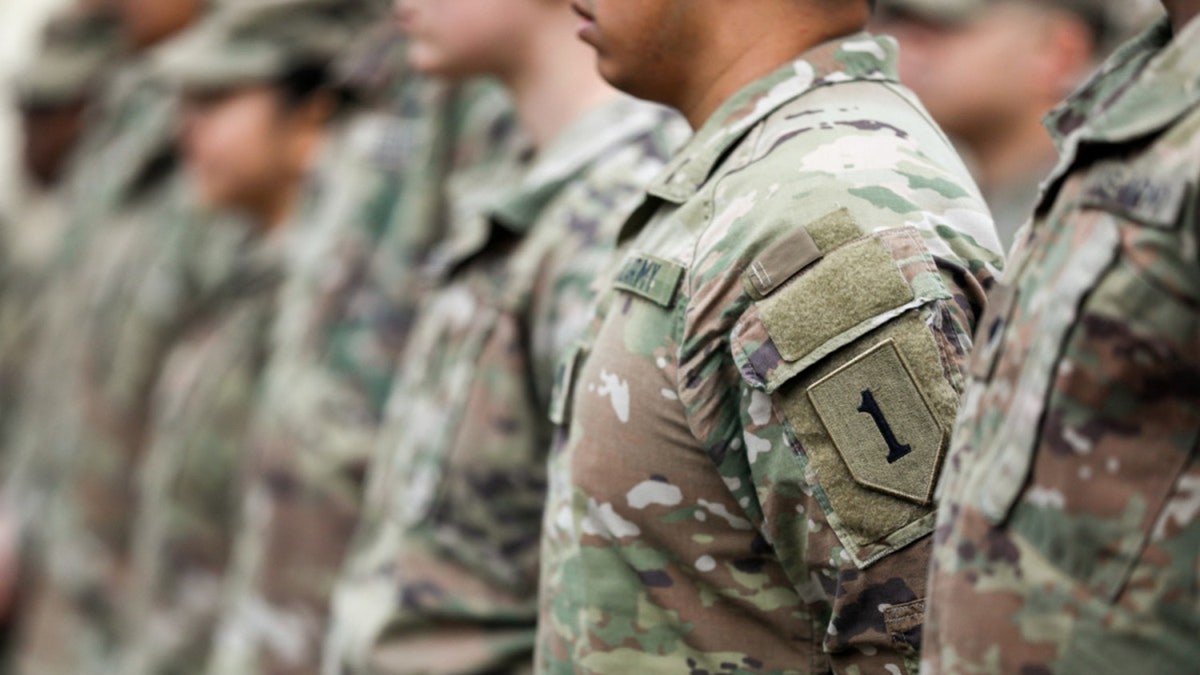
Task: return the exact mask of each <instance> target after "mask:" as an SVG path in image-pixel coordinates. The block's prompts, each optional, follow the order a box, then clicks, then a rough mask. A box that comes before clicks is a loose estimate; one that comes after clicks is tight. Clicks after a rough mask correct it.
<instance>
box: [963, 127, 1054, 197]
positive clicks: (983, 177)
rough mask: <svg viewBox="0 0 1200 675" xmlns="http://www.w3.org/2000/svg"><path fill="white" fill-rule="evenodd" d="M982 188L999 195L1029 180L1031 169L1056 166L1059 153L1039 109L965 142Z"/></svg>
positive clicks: (988, 129)
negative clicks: (1006, 189)
mask: <svg viewBox="0 0 1200 675" xmlns="http://www.w3.org/2000/svg"><path fill="white" fill-rule="evenodd" d="M964 140H965V141H966V145H967V146H968V147H967V149H968V150H969V151H970V155H971V159H972V160H973V162H974V171H973V172H972V173H974V174H975V176H976V178H977V180H978V181H979V187H980V189H982V190H983V192H984V194H996V193H998V192H1002V191H1004V189H1005V188H1006V187H1008V186H1011V185H1014V184H1019V183H1021V182H1024V181H1027V180H1029V172H1030V168H1031V167H1034V166H1036V167H1041V166H1044V165H1053V162H1054V159H1055V158H1056V157H1057V156H1058V151H1057V149H1056V148H1055V147H1054V141H1053V140H1052V139H1051V138H1050V134H1049V133H1048V132H1047V131H1046V128H1045V126H1043V124H1042V121H1041V114H1040V111H1039V109H1036V108H1031V110H1030V113H1029V114H1028V115H1027V116H1026V117H1025V118H1024V119H1020V120H1014V121H1012V122H1010V123H1008V124H994V125H988V128H987V129H986V131H985V133H980V134H979V135H978V137H976V138H964Z"/></svg>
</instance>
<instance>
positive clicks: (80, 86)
mask: <svg viewBox="0 0 1200 675" xmlns="http://www.w3.org/2000/svg"><path fill="white" fill-rule="evenodd" d="M119 51H120V35H119V33H118V24H117V23H116V21H115V19H114V17H112V16H111V15H110V14H108V13H105V12H98V11H83V10H78V9H74V8H73V9H71V10H70V11H67V12H64V13H63V14H62V15H60V16H58V17H56V18H55V19H53V20H51V22H50V23H49V24H48V25H47V27H46V29H45V32H44V37H43V44H42V47H41V52H40V54H39V55H38V57H37V59H36V60H35V61H34V63H33V64H32V65H31V66H30V67H29V68H28V69H27V70H26V71H25V72H23V73H22V74H21V76H20V77H19V79H18V81H17V83H16V90H17V95H18V101H19V104H20V109H21V116H22V122H23V130H24V146H23V147H24V153H23V166H24V169H25V174H26V185H25V190H24V193H25V194H24V200H23V203H22V205H21V208H20V218H19V220H17V221H14V222H11V223H7V224H6V227H5V228H4V229H3V231H0V249H2V250H3V251H4V252H5V265H4V267H3V270H0V292H2V294H3V295H2V297H0V302H2V304H0V362H2V363H3V366H0V378H2V379H0V382H3V385H2V386H0V388H2V389H3V393H0V398H2V399H3V400H2V401H0V406H3V408H2V409H3V414H4V415H5V416H6V415H7V413H8V411H10V410H11V406H12V405H13V403H14V402H15V401H13V400H12V399H11V398H10V397H14V396H15V395H16V394H17V393H18V392H19V391H20V387H21V384H20V379H21V373H22V372H23V369H22V366H23V364H24V362H25V361H26V360H27V359H28V357H29V350H30V349H31V348H32V344H31V343H32V342H33V341H34V340H35V339H36V336H37V332H38V331H37V327H36V326H37V322H38V321H40V320H42V319H44V317H45V313H44V312H42V311H39V308H38V304H39V300H40V294H41V291H42V290H43V288H44V287H45V286H46V285H47V284H49V283H51V278H52V276H53V272H54V258H55V255H56V254H57V253H58V251H59V247H60V245H61V243H62V237H63V232H64V230H65V227H66V213H65V210H66V209H65V206H66V205H65V204H64V194H63V193H64V191H65V190H64V185H63V184H64V182H65V181H66V177H67V176H68V175H69V174H70V172H71V167H72V166H74V165H75V164H76V163H77V162H78V161H79V157H78V155H77V153H76V150H77V148H78V145H79V141H80V138H81V136H82V134H83V130H84V124H85V116H86V114H87V110H88V107H89V105H90V104H91V103H92V102H94V100H95V97H96V95H97V93H98V92H99V91H100V88H101V83H102V82H104V78H105V75H106V73H107V71H108V70H109V69H110V68H111V67H112V66H113V64H114V61H115V59H116V57H117V55H118V53H119ZM10 447H11V444H10V443H9V442H8V441H7V438H5V439H4V442H3V444H2V445H0V451H2V452H5V453H7V452H8V450H9V449H10Z"/></svg>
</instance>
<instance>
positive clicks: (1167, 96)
mask: <svg viewBox="0 0 1200 675" xmlns="http://www.w3.org/2000/svg"><path fill="white" fill-rule="evenodd" d="M1197 64H1200V19H1198V20H1193V21H1192V22H1191V23H1189V24H1188V25H1187V26H1186V27H1185V28H1184V30H1183V31H1182V32H1181V33H1180V34H1179V35H1177V36H1176V35H1175V34H1174V32H1173V31H1172V30H1171V24H1170V21H1169V20H1168V19H1165V18H1164V19H1163V20H1161V21H1159V22H1158V23H1156V24H1155V25H1154V26H1152V27H1150V28H1149V29H1147V30H1146V32H1145V33H1143V34H1142V35H1141V36H1139V37H1138V38H1136V39H1134V40H1133V41H1131V42H1130V43H1128V44H1127V45H1125V46H1124V47H1122V48H1121V49H1120V50H1118V51H1117V52H1116V53H1115V54H1114V55H1113V56H1112V58H1110V59H1109V60H1108V62H1107V63H1106V64H1105V66H1104V67H1103V68H1102V69H1101V71H1100V73H1099V74H1098V75H1097V76H1096V77H1095V78H1093V79H1092V80H1091V81H1090V82H1088V83H1087V84H1086V85H1084V86H1083V87H1082V88H1081V89H1080V90H1079V91H1078V92H1076V93H1075V94H1073V95H1072V96H1071V97H1070V98H1069V99H1067V101H1066V102H1065V103H1063V104H1062V105H1061V106H1059V107H1058V108H1056V109H1055V110H1054V112H1052V113H1051V114H1050V115H1049V116H1048V117H1047V118H1046V127H1047V128H1048V129H1049V130H1050V133H1051V135H1053V136H1054V137H1055V140H1056V142H1057V143H1058V144H1059V146H1060V148H1063V147H1066V148H1067V149H1069V148H1070V146H1071V145H1072V144H1074V145H1078V143H1080V142H1085V141H1088V142H1102V143H1122V142H1126V141H1130V140H1133V139H1135V138H1140V137H1142V136H1146V135H1148V134H1151V133H1153V132H1155V131H1158V130H1160V129H1163V128H1165V127H1167V126H1169V125H1170V124H1171V123H1173V122H1175V121H1176V120H1177V119H1179V118H1180V117H1181V116H1183V115H1184V114H1185V113H1186V112H1187V111H1188V110H1191V109H1192V108H1194V107H1195V106H1196V104H1197V103H1200V70H1198V69H1197Z"/></svg>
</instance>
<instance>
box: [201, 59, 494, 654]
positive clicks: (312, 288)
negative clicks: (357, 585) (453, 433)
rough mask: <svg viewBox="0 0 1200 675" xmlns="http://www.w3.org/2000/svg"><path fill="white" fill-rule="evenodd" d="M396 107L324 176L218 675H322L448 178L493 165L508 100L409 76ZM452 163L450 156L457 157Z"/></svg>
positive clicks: (265, 417)
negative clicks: (334, 609)
mask: <svg viewBox="0 0 1200 675" xmlns="http://www.w3.org/2000/svg"><path fill="white" fill-rule="evenodd" d="M396 85H397V87H398V91H397V92H396V103H395V105H394V108H393V110H389V111H374V112H368V113H363V114H362V115H361V116H359V117H358V118H357V119H355V120H353V121H351V123H350V124H349V126H348V128H347V130H346V132H345V134H344V136H343V141H342V142H341V147H340V149H339V150H338V151H337V157H334V158H332V161H331V162H330V164H329V165H328V166H327V167H326V169H325V171H323V172H322V173H323V175H322V176H321V177H320V178H319V179H318V180H322V179H323V180H324V185H323V186H322V187H321V188H319V189H318V192H317V194H316V195H315V199H314V200H313V201H314V203H313V204H311V205H310V207H309V208H310V215H309V216H308V218H307V219H308V221H309V222H308V223H307V224H306V225H307V227H308V228H309V230H308V231H307V232H306V234H305V237H304V240H303V241H304V247H303V250H300V251H297V253H298V259H297V260H296V262H295V266H296V267H295V270H294V271H293V273H292V275H291V277H290V279H289V281H288V283H287V285H286V286H285V288H284V289H283V296H282V298H281V307H280V317H279V320H278V321H277V323H276V326H275V328H274V331H273V340H272V354H271V361H270V364H269V366H268V369H267V374H266V376H265V380H266V385H265V390H264V393H263V400H262V401H261V402H260V404H259V412H258V415H257V419H256V421H255V428H254V430H253V432H252V445H253V447H254V451H255V454H256V458H255V467H254V468H253V475H252V477H251V478H250V480H251V483H250V486H249V492H248V494H247V496H246V499H245V505H244V513H243V521H242V525H241V528H240V530H239V533H238V541H237V546H236V553H235V555H236V560H235V563H234V568H233V569H232V570H231V572H230V579H229V581H228V584H227V588H226V594H227V599H228V602H227V607H226V608H225V611H224V615H223V617H222V621H221V626H220V634H219V641H218V644H217V647H216V653H215V655H214V658H213V660H212V662H211V663H210V667H209V672H211V673H212V674H213V675H218V674H220V675H230V674H233V673H261V672H267V673H313V672H316V671H317V669H318V658H319V657H318V653H317V652H318V648H319V646H320V642H321V639H322V637H323V636H324V634H325V632H326V630H327V619H328V614H329V598H330V594H331V592H332V587H333V581H334V579H335V578H336V575H337V573H338V571H339V570H340V569H341V564H342V561H343V559H344V556H345V553H346V550H347V548H348V546H349V543H350V536H351V535H352V533H353V531H354V526H355V524H356V523H357V521H358V516H359V509H360V507H361V502H362V492H363V485H362V483H363V476H364V474H365V473H366V467H367V464H368V462H369V459H370V454H371V450H372V448H373V447H374V446H373V441H374V439H375V436H376V432H377V430H378V426H379V422H380V419H381V417H382V410H383V407H384V399H385V397H386V392H387V391H388V389H389V387H390V384H391V379H392V378H391V376H392V373H393V370H394V365H395V361H396V359H397V357H398V353H399V351H400V349H401V347H402V346H403V345H404V343H405V338H406V336H407V333H408V328H409V325H410V323H411V316H412V313H413V310H414V307H415V305H416V304H417V301H418V299H419V296H420V292H419V289H420V288H421V284H418V283H417V281H416V279H415V273H416V270H417V268H418V261H419V260H420V259H421V258H423V257H424V256H425V255H426V254H427V253H428V250H429V248H430V247H431V246H432V244H433V243H434V242H435V241H436V240H437V238H438V237H440V236H441V235H442V234H443V232H442V230H443V224H442V222H441V217H442V215H443V214H442V208H441V189H440V188H441V185H440V183H441V181H442V180H444V178H445V176H446V174H447V173H448V172H451V173H457V172H459V171H461V170H463V169H465V168H466V167H476V168H478V167H481V166H485V167H486V166H493V165H494V159H492V158H489V155H490V154H492V153H493V152H495V151H496V150H497V149H498V148H500V147H502V146H503V139H504V138H505V137H506V136H507V135H508V134H509V133H510V131H511V116H510V111H509V106H508V102H507V99H506V98H505V97H503V96H502V95H501V94H500V92H499V91H498V90H497V89H496V88H494V87H492V86H485V85H476V84H471V85H467V86H464V87H462V88H459V89H450V88H448V87H445V86H442V85H440V84H436V83H433V82H429V81H425V80H422V79H418V78H414V77H407V78H401V79H400V80H399V81H398V82H397V83H396ZM452 155H453V156H452Z"/></svg>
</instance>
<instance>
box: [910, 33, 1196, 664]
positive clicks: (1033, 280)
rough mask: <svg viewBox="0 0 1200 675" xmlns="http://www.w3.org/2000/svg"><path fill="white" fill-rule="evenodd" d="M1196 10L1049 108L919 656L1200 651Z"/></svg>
mask: <svg viewBox="0 0 1200 675" xmlns="http://www.w3.org/2000/svg"><path fill="white" fill-rule="evenodd" d="M1198 59H1200V21H1193V22H1192V23H1191V24H1190V25H1189V26H1188V27H1187V28H1186V29H1185V31H1184V32H1183V33H1181V34H1179V35H1173V34H1172V31H1171V27H1170V24H1169V23H1167V22H1166V21H1164V22H1162V23H1160V24H1159V25H1157V26H1155V27H1154V28H1152V29H1151V30H1150V31H1149V32H1147V33H1146V34H1144V35H1143V36H1142V37H1141V38H1139V39H1137V40H1135V41H1134V42H1132V43H1131V44H1129V45H1128V46H1127V47H1125V48H1123V49H1122V50H1120V51H1119V52H1118V53H1117V54H1116V55H1115V56H1114V57H1113V58H1112V59H1111V60H1110V61H1109V62H1108V64H1107V65H1106V66H1105V67H1104V69H1103V72H1102V73H1101V74H1099V75H1098V76H1097V77H1096V79H1094V80H1093V81H1092V82H1091V83H1089V84H1088V85H1086V86H1085V87H1084V88H1083V89H1082V90H1080V91H1079V92H1078V93H1077V94H1076V95H1074V96H1073V97H1072V98H1071V99H1070V100H1069V101H1068V102H1067V103H1066V104H1064V105H1063V106H1062V107H1061V108H1060V109H1059V110H1057V111H1056V112H1055V113H1054V114H1053V115H1051V116H1050V118H1049V119H1048V126H1049V128H1050V130H1051V132H1052V133H1053V134H1054V135H1055V136H1056V138H1057V140H1058V142H1059V144H1060V147H1061V148H1062V152H1063V159H1062V162H1061V163H1060V165H1059V167H1058V169H1057V171H1056V172H1055V174H1054V178H1053V179H1052V180H1051V182H1050V183H1049V186H1048V188H1047V191H1046V192H1045V194H1044V195H1043V197H1042V200H1041V204H1040V206H1039V207H1038V209H1037V213H1036V215H1035V217H1034V222H1033V224H1032V227H1031V228H1029V230H1028V231H1027V232H1026V233H1025V234H1024V236H1023V237H1022V239H1021V240H1020V241H1019V242H1018V244H1017V247H1016V249H1015V250H1014V258H1013V265H1012V267H1011V268H1010V270H1009V273H1008V275H1007V276H1006V277H1005V278H1004V283H1003V284H1002V285H999V286H998V287H997V289H996V291H995V293H994V297H993V300H992V306H991V308H990V309H989V312H988V315H987V316H986V317H985V318H984V320H983V323H982V324H981V327H980V344H979V345H978V348H977V350H976V353H975V356H974V357H973V362H972V366H971V382H970V386H969V387H968V389H967V393H966V395H965V398H964V400H963V405H962V409H961V415H960V417H959V420H958V426H957V431H956V432H955V435H954V439H953V444H952V447H951V451H950V456H949V464H948V467H947V471H946V476H945V478H944V479H943V480H944V485H943V487H942V488H941V491H942V494H943V502H942V508H941V511H940V512H939V516H938V530H937V542H936V545H935V549H934V559H933V560H934V564H933V570H932V578H931V590H930V608H929V626H928V627H927V631H926V640H927V650H926V653H925V657H924V664H923V670H922V672H926V673H931V674H933V673H1015V672H1021V673H1089V674H1091V673H1130V672H1139V673H1163V674H1171V675H1174V674H1182V673H1194V672H1196V668H1197V664H1200V641H1198V640H1197V636H1198V635H1200V594H1198V592H1197V583H1196V581H1197V576H1196V573H1197V569H1200V519H1198V518H1197V513H1198V508H1197V505H1198V504H1200V459H1198V457H1197V453H1196V447H1197V440H1198V439H1200V391H1197V389H1196V385H1195V383H1196V381H1197V378H1196V373H1197V372H1198V369H1200V363H1198V362H1197V356H1196V355H1197V346H1198V340H1200V314H1198V313H1197V309H1196V308H1197V306H1198V303H1200V265H1197V251H1198V250H1200V248H1198V241H1197V237H1198V235H1200V229H1198V228H1200V208H1198V207H1197V201H1196V199H1197V196H1196V191H1195V188H1196V181H1197V180H1198V179H1200V112H1198V107H1197V104H1198V103H1200V86H1198V85H1200V69H1198V67H1197V63H1200V61H1198Z"/></svg>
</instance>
